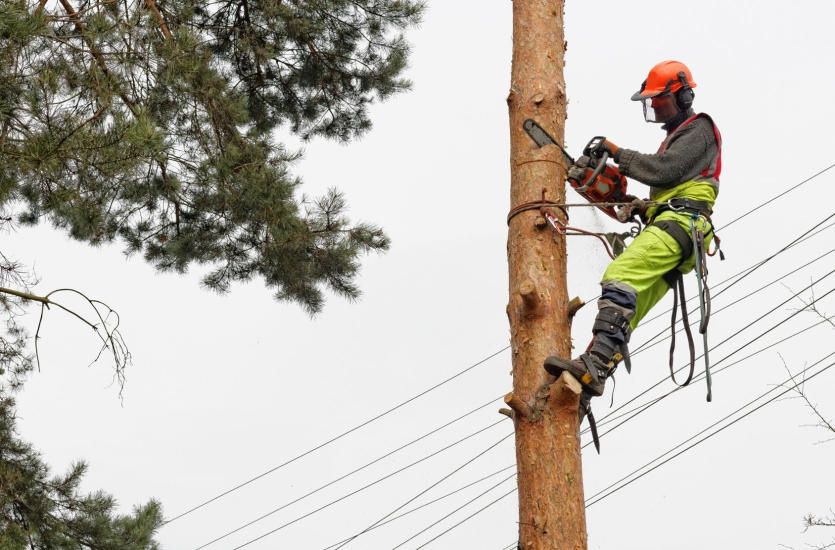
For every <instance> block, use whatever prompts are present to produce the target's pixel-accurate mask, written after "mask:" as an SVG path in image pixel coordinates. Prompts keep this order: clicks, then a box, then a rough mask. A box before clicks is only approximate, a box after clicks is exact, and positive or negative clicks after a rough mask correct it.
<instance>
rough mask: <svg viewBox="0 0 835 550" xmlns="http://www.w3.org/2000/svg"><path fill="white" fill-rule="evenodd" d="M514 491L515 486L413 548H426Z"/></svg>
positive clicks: (515, 489) (417, 549)
mask: <svg viewBox="0 0 835 550" xmlns="http://www.w3.org/2000/svg"><path fill="white" fill-rule="evenodd" d="M516 491H518V489H517V488H516V487H514V488H513V489H511V490H510V491H508V492H506V493H505V494H503V495H502V496H500V497H499V498H497V499H496V500H493V501H491V502H488V503H487V504H486V505H485V506H483V507H481V508H479V509H478V510H476V511H475V512H473V513H472V514H470V515H469V516H467V517H465V518H464V519H462V520H461V521H459V522H458V523H456V524H455V525H453V526H452V527H450V528H449V529H447V530H446V531H442V532H441V533H439V534H438V535H435V537H433V538H431V539H429V540H428V541H426V542H424V543H423V544H421V545H420V546H418V547H417V548H416V549H415V550H419V549H420V548H426V547H427V546H429V543H431V542H434V541H436V540H438V539H439V538H441V537H442V536H444V535H446V534H447V533H449V532H450V531H452V530H453V529H457V528H458V527H460V526H461V525H462V524H463V523H464V522H466V521H469V520H471V519H472V518H474V517H475V516H477V515H479V514H480V513H482V512H484V511H485V510H487V509H488V508H490V507H491V506H493V505H494V504H496V503H497V502H499V501H500V500H503V499H505V498H507V497H509V496H510V495H512V494H513V493H515V492H516Z"/></svg>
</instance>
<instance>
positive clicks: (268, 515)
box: [196, 396, 502, 550]
mask: <svg viewBox="0 0 835 550" xmlns="http://www.w3.org/2000/svg"><path fill="white" fill-rule="evenodd" d="M501 398H502V396H499V397H496V398H494V399H491V400H490V401H488V402H486V403H484V404H483V405H479V406H478V407H476V408H474V409H472V410H470V411H469V412H466V413H464V414H462V415H461V416H459V417H457V418H455V419H453V420H451V421H449V422H447V423H446V424H443V425H441V426H438V427H437V428H435V429H433V430H430V431H429V432H426V433H425V434H423V435H421V436H420V437H418V438H415V439H413V440H411V441H409V442H408V443H405V444H403V445H401V446H400V447H397V448H396V449H394V450H391V451H389V452H388V453H386V454H384V455H382V456H380V457H377V458H375V459H374V460H372V461H371V462H368V463H366V464H364V465H362V466H360V467H359V468H356V469H354V470H351V471H350V472H348V473H347V474H344V475H342V476H340V477H338V478H336V479H334V480H332V481H329V482H328V483H325V484H324V485H321V486H319V487H317V488H316V489H313V490H312V491H309V492H307V493H305V494H304V495H302V496H300V497H298V498H296V499H293V500H291V501H290V502H287V503H285V504H282V505H281V506H279V507H277V508H273V509H272V510H270V511H269V512H267V513H265V514H262V515H261V516H258V517H257V518H255V519H253V520H251V521H249V522H247V523H245V524H243V525H241V526H240V527H237V528H235V529H233V530H231V531H227V532H226V533H224V534H223V535H220V536H219V537H217V538H215V539H212V540H210V541H209V542H207V543H205V544H203V545H202V546H198V547H197V548H196V550H202V549H203V548H206V547H207V546H210V545H212V544H214V543H216V542H219V541H221V540H223V539H225V538H227V537H229V536H231V535H234V534H235V533H237V532H239V531H242V530H243V529H246V528H247V527H250V526H252V525H254V524H256V523H258V522H259V521H262V520H264V519H266V518H268V517H270V516H271V515H273V514H275V513H277V512H280V511H281V510H284V509H285V508H287V507H289V506H292V505H293V504H296V503H297V502H300V501H302V500H304V499H306V498H308V497H310V496H312V495H315V494H316V493H318V492H319V491H322V490H324V489H327V488H328V487H330V486H331V485H334V484H335V483H338V482H340V481H342V480H343V479H346V478H348V477H350V476H352V475H354V474H356V473H358V472H361V471H362V470H365V469H366V468H369V467H371V466H373V465H374V464H376V463H378V462H380V461H381V460H384V459H386V458H388V457H390V456H392V455H394V454H395V453H398V452H400V451H402V450H403V449H406V448H407V447H410V446H411V445H414V444H415V443H417V442H419V441H422V440H424V439H426V438H427V437H429V436H432V435H434V434H436V433H438V432H440V431H441V430H443V429H444V428H447V427H449V426H451V425H453V424H455V423H456V422H458V421H460V420H463V419H464V418H467V417H468V416H470V415H472V414H474V413H476V412H478V411H480V410H481V409H484V408H485V407H487V406H489V405H490V404H491V403H494V402H496V401H497V400H499V399H501Z"/></svg>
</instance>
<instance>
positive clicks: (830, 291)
mask: <svg viewBox="0 0 835 550" xmlns="http://www.w3.org/2000/svg"><path fill="white" fill-rule="evenodd" d="M833 273H835V269H833V270H832V271H830V272H829V273H827V274H826V275H824V276H822V277H820V278H818V279H817V280H815V281H812V283H810V284H809V285H808V286H806V287H805V288H803V289H801V290H799V291H798V292H796V293H795V294H794V295H792V296H790V297H789V298H788V299H786V300H784V301H783V302H781V303H779V304H777V305H776V306H774V307H773V308H772V309H770V310H769V311H767V312H766V313H764V314H762V315H760V316H759V317H758V318H756V319H755V320H754V321H751V322H750V323H748V324H747V325H745V326H744V327H742V328H741V329H739V330H738V331H736V332H735V333H733V334H732V335H731V336H728V337H727V338H725V339H724V340H722V341H721V342H719V343H718V344H716V345H714V346H713V347H711V348H710V349H709V350H708V351H713V350H715V349H716V348H718V347H719V346H721V345H723V344H725V343H726V342H728V341H730V340H731V339H732V338H735V337H736V336H738V335H739V334H740V333H742V332H743V331H745V330H747V329H748V328H750V327H751V326H753V325H755V324H756V323H758V322H759V321H761V320H762V319H764V318H765V317H767V316H768V315H770V314H771V313H773V312H775V311H776V310H777V309H779V308H780V307H782V306H784V305H785V304H787V303H788V302H789V301H791V300H792V299H794V298H796V297H797V296H799V295H800V294H801V293H802V292H805V291H807V290H809V289H810V288H812V287H813V286H814V285H815V284H818V283H820V282H821V281H823V280H824V279H826V278H827V277H829V276H830V275H832V274H833ZM832 292H835V288H832V289H831V290H829V291H828V292H826V294H824V295H823V296H820V297H818V298H815V300H814V301H813V302H812V303H815V302H817V301H819V300H821V299H823V298H825V297H826V296H828V295H829V294H831V293H832ZM810 305H811V304H810ZM803 311H805V309H800V310H797V311H796V312H794V313H792V314H791V315H789V316H788V317H787V318H786V319H783V320H782V321H780V322H779V323H777V324H776V325H774V326H772V327H771V328H770V329H768V330H767V331H765V332H763V333H761V334H759V335H758V336H756V337H755V338H753V339H752V340H749V341H748V342H747V343H745V344H744V345H743V346H741V347H739V348H737V349H736V350H734V351H733V352H731V353H730V354H728V355H726V356H724V357H723V358H722V359H720V360H719V361H717V362H716V363H714V366H718V365H719V364H721V363H722V362H723V361H725V360H726V359H728V358H729V357H731V356H733V355H735V354H736V353H737V352H739V351H741V350H742V349H744V348H745V347H747V346H749V345H751V344H752V343H754V342H755V341H757V340H759V339H760V338H762V337H763V336H765V335H766V334H768V333H769V332H771V331H772V330H774V329H776V328H777V327H779V326H781V325H783V324H784V323H786V322H788V321H789V320H791V319H793V318H794V317H796V316H797V315H799V314H800V313H802V312H803ZM703 356H704V354H702V355H700V356H699V357H698V358H697V360H698V359H700V358H702V357H703ZM685 368H687V366H681V367H679V368H678V369H677V370H676V371H675V372H680V371H681V370H683V369H685ZM666 380H667V378H666V377H664V378H662V379H661V380H659V381H658V382H656V383H655V384H653V385H651V386H650V387H649V388H647V389H645V390H643V391H642V392H640V393H638V394H637V395H635V396H633V397H632V398H631V399H629V400H627V401H626V402H625V403H623V404H622V405H620V406H618V407H617V408H615V409H614V410H613V411H611V412H610V413H609V414H607V415H605V416H604V417H603V418H601V421H603V420H605V419H607V418H608V417H609V416H611V415H612V414H614V413H616V412H617V411H619V410H621V409H623V408H624V407H626V406H628V405H629V404H631V403H633V402H635V401H636V400H637V399H639V398H640V397H642V396H644V395H646V394H647V393H649V392H650V391H652V390H653V389H655V388H657V387H658V386H660V385H661V384H663V383H664V382H665V381H666Z"/></svg>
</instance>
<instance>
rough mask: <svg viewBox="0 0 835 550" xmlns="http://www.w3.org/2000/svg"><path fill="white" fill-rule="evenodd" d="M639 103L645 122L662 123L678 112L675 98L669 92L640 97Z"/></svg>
mask: <svg viewBox="0 0 835 550" xmlns="http://www.w3.org/2000/svg"><path fill="white" fill-rule="evenodd" d="M641 105H642V106H643V108H644V120H646V121H647V122H655V123H664V122H667V121H668V120H671V119H672V118H673V117H674V116H676V115H677V114H678V105H677V104H676V98H675V96H674V95H673V94H671V93H670V92H664V93H661V94H658V95H656V96H653V97H644V98H641Z"/></svg>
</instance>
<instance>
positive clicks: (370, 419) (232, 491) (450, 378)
mask: <svg viewBox="0 0 835 550" xmlns="http://www.w3.org/2000/svg"><path fill="white" fill-rule="evenodd" d="M508 349H510V346H505V347H503V348H502V349H500V350H499V351H496V352H494V353H492V354H490V355H488V356H487V357H485V358H484V359H481V360H479V361H477V362H475V363H473V364H472V365H470V366H469V367H467V368H465V369H463V370H460V371H458V372H457V373H455V374H453V375H452V376H450V377H449V378H446V379H444V380H442V381H441V382H438V383H437V384H435V385H434V386H432V387H430V388H427V389H425V390H423V391H422V392H420V393H418V394H416V395H413V396H412V397H410V398H408V399H406V400H405V401H402V402H400V403H398V404H397V405H395V406H393V407H391V408H390V409H388V410H386V411H383V412H381V413H380V414H378V415H376V416H374V417H372V418H369V419H368V420H366V421H364V422H361V423H360V424H357V425H356V426H354V427H353V428H350V429H348V430H345V431H344V432H342V433H341V434H339V435H337V436H334V437H332V438H331V439H328V440H327V441H325V442H324V443H320V444H319V445H316V446H315V447H312V448H311V449H308V450H307V451H305V452H303V453H301V454H299V455H297V456H295V457H293V458H291V459H289V460H287V461H285V462H282V463H281V464H279V465H277V466H274V467H272V468H270V469H269V470H267V471H265V472H263V473H260V474H258V475H257V476H255V477H252V478H250V479H248V480H246V481H244V482H242V483H239V484H238V485H236V486H234V487H232V488H230V489H227V490H226V491H223V492H222V493H220V494H218V495H215V496H213V497H212V498H210V499H208V500H205V501H203V502H201V503H200V504H198V505H196V506H194V507H192V508H189V509H188V510H186V511H185V512H182V513H180V514H178V515H176V516H174V517H173V518H171V519H168V520H166V521H165V522H164V523H163V524H162V525H163V526H165V525H168V524H169V523H171V522H173V521H176V520H178V519H180V518H182V517H185V516H187V515H189V514H191V513H193V512H196V511H197V510H199V509H201V508H203V507H204V506H207V505H209V504H211V503H212V502H215V501H217V500H219V499H221V498H223V497H225V496H227V495H229V494H231V493H234V492H235V491H237V490H238V489H241V488H243V487H246V486H247V485H249V484H250V483H253V482H255V481H257V480H259V479H261V478H263V477H265V476H267V475H269V474H272V473H273V472H276V471H278V470H280V469H281V468H284V467H285V466H289V465H290V464H292V463H294V462H296V461H297V460H300V459H302V458H304V457H306V456H308V455H310V454H312V453H314V452H316V451H318V450H320V449H322V448H324V447H326V446H328V445H330V444H331V443H334V442H336V441H338V440H340V439H342V438H343V437H345V436H347V435H349V434H351V433H353V432H355V431H357V430H359V429H360V428H364V427H365V426H368V425H369V424H371V423H372V422H374V421H376V420H379V419H381V418H383V417H384V416H386V415H389V414H391V413H393V412H394V411H396V410H398V409H400V408H402V407H404V406H406V405H408V404H409V403H411V402H412V401H415V400H416V399H419V398H421V397H423V396H424V395H426V394H428V393H430V392H432V391H434V390H436V389H438V388H440V387H441V386H443V385H444V384H448V383H449V382H452V381H453V380H455V379H456V378H458V377H460V376H462V375H464V374H466V373H468V372H469V371H471V370H473V369H474V368H476V367H478V366H480V365H483V364H484V363H486V362H487V361H489V360H490V359H492V358H494V357H496V356H497V355H499V354H500V353H502V352H504V351H507V350H508Z"/></svg>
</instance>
